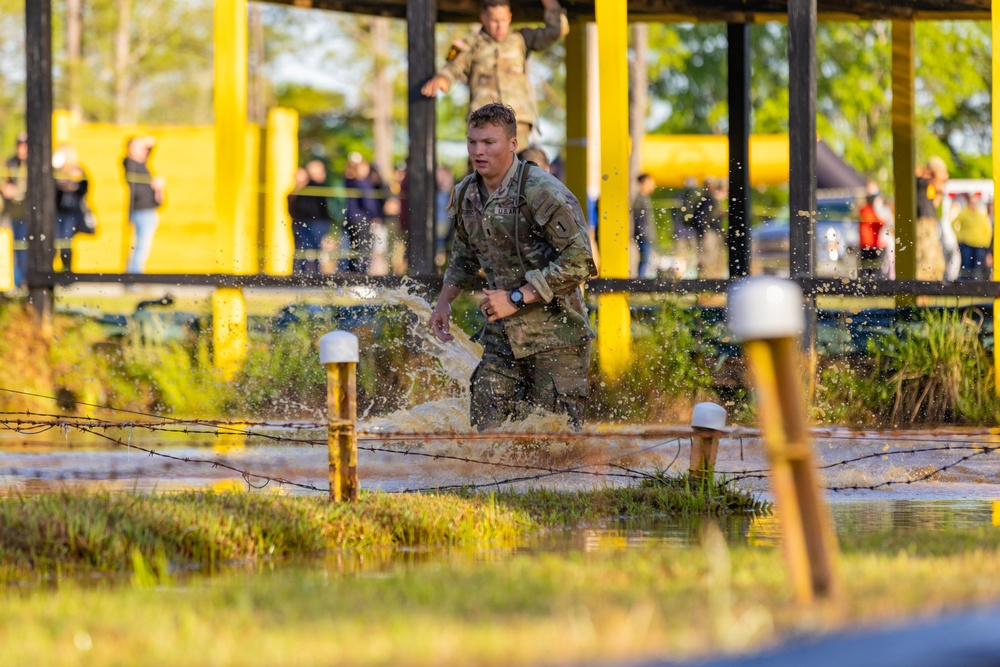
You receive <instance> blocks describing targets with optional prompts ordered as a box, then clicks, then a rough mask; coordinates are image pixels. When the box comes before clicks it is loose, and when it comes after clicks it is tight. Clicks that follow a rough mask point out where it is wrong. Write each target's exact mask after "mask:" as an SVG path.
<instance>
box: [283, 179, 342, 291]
mask: <svg viewBox="0 0 1000 667" xmlns="http://www.w3.org/2000/svg"><path fill="white" fill-rule="evenodd" d="M326 190H327V183H326V165H325V164H323V161H322V160H310V161H309V162H307V163H306V166H305V168H304V169H299V171H298V173H297V174H296V176H295V191H294V192H292V194H290V195H288V213H289V215H290V216H291V218H292V236H293V238H294V239H295V254H296V258H295V263H294V272H295V273H319V256H318V253H319V250H320V248H321V247H322V245H323V237H324V236H326V235H327V234H328V233H329V232H330V223H331V222H332V221H333V219H332V217H331V216H330V206H329V204H328V202H327V197H326Z"/></svg>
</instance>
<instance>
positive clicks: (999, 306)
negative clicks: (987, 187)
mask: <svg viewBox="0 0 1000 667" xmlns="http://www.w3.org/2000/svg"><path fill="white" fill-rule="evenodd" d="M991 6H992V9H993V18H992V29H993V81H994V82H1000V0H993V2H992V4H991ZM990 95H992V97H993V100H992V102H993V106H992V112H991V113H992V114H993V139H992V141H993V192H1000V187H997V186H998V184H1000V85H997V84H994V86H993V90H992V92H991V93H990ZM998 250H1000V240H998V239H997V235H996V234H995V233H994V234H993V256H994V257H1000V255H998V254H997V251H998ZM994 265H995V262H994ZM998 273H1000V271H998V270H997V269H996V267H995V266H994V269H993V280H997V278H998V275H997V274H998ZM998 323H1000V299H994V300H993V330H994V331H1000V329H997V325H998ZM997 347H998V346H997V345H994V346H993V377H994V378H1000V350H998V349H997ZM994 384H995V386H996V391H997V394H998V395H1000V382H994ZM996 516H997V515H996V507H995V506H994V517H996Z"/></svg>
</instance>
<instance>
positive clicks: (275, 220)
mask: <svg viewBox="0 0 1000 667" xmlns="http://www.w3.org/2000/svg"><path fill="white" fill-rule="evenodd" d="M298 134H299V114H298V113H297V112H296V111H294V110H293V109H279V108H274V109H271V110H269V111H268V112H267V131H266V133H265V146H264V261H263V269H264V273H268V274H271V275H275V276H287V275H291V273H292V259H293V257H294V255H295V244H294V242H293V241H292V224H291V220H290V219H289V217H288V193H289V192H291V190H292V187H293V186H294V183H295V168H296V166H297V165H298V162H299V155H298V152H299V151H298V145H299V142H298Z"/></svg>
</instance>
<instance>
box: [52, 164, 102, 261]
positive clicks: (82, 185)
mask: <svg viewBox="0 0 1000 667" xmlns="http://www.w3.org/2000/svg"><path fill="white" fill-rule="evenodd" d="M52 168H53V170H54V175H55V179H56V239H58V240H59V241H60V242H61V243H60V244H59V259H60V260H61V261H62V265H63V270H64V271H72V270H73V236H74V235H75V234H76V233H77V232H85V233H90V234H93V233H94V232H95V231H96V230H95V229H94V228H93V227H92V222H93V217H92V216H91V215H90V213H89V210H88V209H87V200H86V197H87V190H88V188H89V182H88V180H87V174H86V172H85V171H84V170H83V167H81V166H80V163H79V162H78V161H77V155H76V149H75V148H73V147H72V146H69V145H62V146H60V147H59V148H58V149H57V150H56V152H55V153H53V154H52ZM88 220H89V222H88Z"/></svg>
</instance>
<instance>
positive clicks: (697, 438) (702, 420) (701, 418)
mask: <svg viewBox="0 0 1000 667" xmlns="http://www.w3.org/2000/svg"><path fill="white" fill-rule="evenodd" d="M725 428H726V409H725V408H724V407H722V406H721V405H719V404H717V403H699V404H698V405H696V406H694V410H693V411H692V413H691V429H692V430H693V431H694V433H693V435H692V436H691V461H690V463H689V464H688V472H689V473H690V475H691V477H692V478H695V479H701V478H707V479H711V478H712V476H713V475H714V473H715V460H716V458H717V457H718V455H719V437H720V436H721V435H722V432H723V429H725Z"/></svg>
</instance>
